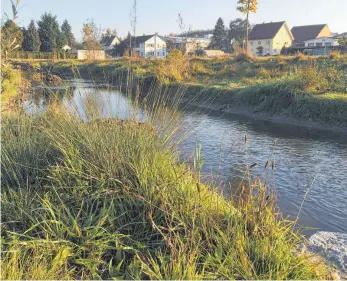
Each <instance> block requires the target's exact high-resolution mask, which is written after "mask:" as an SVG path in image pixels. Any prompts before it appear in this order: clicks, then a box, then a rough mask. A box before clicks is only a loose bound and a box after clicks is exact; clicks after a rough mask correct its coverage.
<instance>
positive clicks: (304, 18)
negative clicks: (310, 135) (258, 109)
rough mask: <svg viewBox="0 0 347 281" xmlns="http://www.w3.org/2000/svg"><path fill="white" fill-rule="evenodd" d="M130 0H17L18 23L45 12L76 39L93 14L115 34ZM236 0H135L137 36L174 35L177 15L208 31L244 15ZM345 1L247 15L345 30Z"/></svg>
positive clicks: (263, 6)
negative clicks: (219, 22)
mask: <svg viewBox="0 0 347 281" xmlns="http://www.w3.org/2000/svg"><path fill="white" fill-rule="evenodd" d="M133 2H134V1H133V0H21V2H20V7H21V9H20V11H19V18H18V20H17V23H18V24H19V25H20V26H27V25H28V23H29V22H30V20H32V19H33V20H35V21H37V20H39V19H40V16H41V14H43V13H44V12H46V11H47V12H51V13H52V14H54V15H57V17H58V20H59V22H60V23H62V22H63V20H65V19H67V20H68V21H69V23H70V24H71V26H72V30H73V32H74V34H75V36H76V38H77V39H78V40H80V39H81V37H82V36H81V28H82V24H83V22H85V21H86V20H87V19H88V18H92V19H93V20H94V22H95V23H97V25H98V26H100V27H101V28H102V29H106V28H111V30H113V29H116V30H117V31H118V34H119V35H120V36H126V34H127V33H128V31H130V30H131V26H130V16H129V14H130V10H131V8H132V6H133ZM236 6H237V0H137V17H138V20H137V32H136V34H137V35H143V34H153V33H155V32H158V33H159V34H162V35H166V34H169V33H170V32H173V33H178V32H179V31H180V29H179V26H178V22H177V19H178V14H181V15H182V17H183V20H184V23H185V25H186V26H187V28H188V27H189V26H190V27H191V29H193V30H195V29H207V28H209V29H212V28H213V27H214V25H215V23H216V21H217V19H218V18H219V17H222V18H223V20H224V23H225V24H226V25H227V24H228V23H229V21H230V20H233V19H236V18H238V17H244V15H243V14H242V13H240V12H238V11H237V10H236ZM346 11H347V0H258V11H257V13H256V14H251V15H250V22H251V23H252V24H256V23H263V22H271V21H273V22H275V21H283V20H285V21H287V23H288V24H289V26H290V27H292V26H296V25H310V24H323V23H327V24H329V27H330V30H331V31H332V32H338V33H342V32H347V16H346ZM4 13H8V14H9V13H11V4H10V0H1V15H2V16H3V14H4Z"/></svg>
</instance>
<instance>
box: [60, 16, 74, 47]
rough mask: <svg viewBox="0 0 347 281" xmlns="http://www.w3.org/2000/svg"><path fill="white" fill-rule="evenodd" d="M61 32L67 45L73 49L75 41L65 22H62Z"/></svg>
mask: <svg viewBox="0 0 347 281" xmlns="http://www.w3.org/2000/svg"><path fill="white" fill-rule="evenodd" d="M61 32H62V33H63V36H64V38H65V40H66V42H67V44H68V45H69V46H70V47H71V48H74V47H75V46H76V40H75V36H74V34H73V33H72V28H71V25H70V24H69V22H68V21H67V20H64V22H63V24H62V25H61Z"/></svg>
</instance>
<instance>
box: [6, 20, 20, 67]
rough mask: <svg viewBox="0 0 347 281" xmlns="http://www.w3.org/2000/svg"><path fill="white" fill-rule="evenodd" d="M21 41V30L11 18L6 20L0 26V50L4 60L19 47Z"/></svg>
mask: <svg viewBox="0 0 347 281" xmlns="http://www.w3.org/2000/svg"><path fill="white" fill-rule="evenodd" d="M22 43H23V32H22V30H21V29H20V28H19V27H18V25H17V24H16V23H15V22H14V21H13V20H10V19H9V20H7V21H6V22H5V24H4V25H3V26H2V27H1V50H2V52H3V53H4V57H5V61H6V59H7V58H9V57H10V56H11V53H12V52H13V51H15V50H18V49H20V48H21V46H22Z"/></svg>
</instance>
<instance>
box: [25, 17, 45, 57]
mask: <svg viewBox="0 0 347 281" xmlns="http://www.w3.org/2000/svg"><path fill="white" fill-rule="evenodd" d="M22 46H23V50H24V51H30V52H38V51H40V46H41V41H40V36H39V33H38V31H37V29H36V26H35V22H34V21H33V20H32V21H31V22H30V24H29V25H28V28H27V29H26V30H25V31H24V41H23V44H22Z"/></svg>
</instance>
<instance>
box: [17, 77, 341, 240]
mask: <svg viewBox="0 0 347 281" xmlns="http://www.w3.org/2000/svg"><path fill="white" fill-rule="evenodd" d="M72 84H73V85H74V88H73V90H72V91H71V93H70V94H67V95H62V96H61V97H60V99H61V100H62V101H63V103H64V104H65V105H66V106H67V107H69V108H70V109H72V110H75V111H76V113H78V114H80V115H81V117H82V118H83V117H84V116H85V112H84V109H83V106H82V104H83V103H84V101H85V100H86V99H88V98H90V97H96V98H97V100H98V102H99V103H100V104H101V105H102V108H103V112H102V114H103V115H104V116H110V115H111V116H113V117H119V118H126V117H127V116H129V112H133V113H134V114H135V110H134V109H133V106H132V102H131V101H130V100H129V99H128V98H127V97H126V96H125V95H123V94H120V93H119V92H117V91H116V90H110V89H108V90H106V89H103V88H95V87H92V86H91V84H90V83H86V82H83V81H81V80H80V81H73V82H72ZM48 100H49V99H47V96H46V98H44V97H42V96H35V98H33V99H31V100H29V101H27V102H26V103H25V105H24V107H25V109H26V110H27V111H28V112H30V113H34V114H38V113H40V112H41V111H43V110H45V107H46V103H47V101H48ZM136 114H139V115H140V116H141V118H145V117H144V116H145V113H144V111H142V110H141V109H140V110H139V112H136ZM181 119H182V127H181V130H183V131H186V132H187V133H189V137H188V138H186V139H184V140H183V142H182V143H181V144H180V149H181V151H182V157H183V159H187V158H188V157H189V156H190V155H191V154H192V153H194V151H195V150H196V148H197V147H198V146H199V145H201V154H202V160H203V162H204V166H203V168H202V172H203V173H204V174H205V175H210V177H209V178H210V180H211V179H213V181H214V182H217V183H218V184H219V186H220V188H221V189H224V190H223V191H224V192H225V193H226V194H228V192H229V187H228V185H227V184H226V182H228V181H230V182H232V183H237V182H239V180H240V178H242V177H243V175H244V174H245V170H246V169H245V167H246V165H248V166H250V165H252V164H255V163H257V165H256V166H254V167H253V168H252V169H251V174H252V178H253V179H254V178H257V177H260V178H261V179H262V180H263V181H264V182H266V183H268V184H269V186H270V187H271V188H273V189H274V190H275V192H276V194H277V197H278V204H279V207H280V210H281V211H282V212H283V214H284V215H285V216H289V217H290V218H292V219H295V218H296V217H297V215H298V212H299V210H300V209H301V211H300V216H299V221H298V224H299V225H302V226H305V227H308V228H310V229H308V230H306V232H307V233H308V234H310V233H313V232H316V231H317V230H324V231H333V232H347V134H346V133H342V132H341V133H338V132H331V131H324V130H317V129H308V128H305V127H299V126H293V125H288V124H278V123H273V122H270V121H262V120H255V119H251V118H249V117H242V116H239V115H233V114H230V113H228V114H226V113H222V112H216V111H212V110H208V109H203V108H198V107H192V106H190V107H185V108H184V110H181ZM187 135H188V134H187ZM245 136H246V138H247V141H246V142H245ZM269 159H271V161H270V163H272V161H274V168H272V165H271V164H270V165H268V167H267V168H266V169H265V164H266V162H267V160H269ZM234 185H235V184H234ZM304 199H305V200H304Z"/></svg>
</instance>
